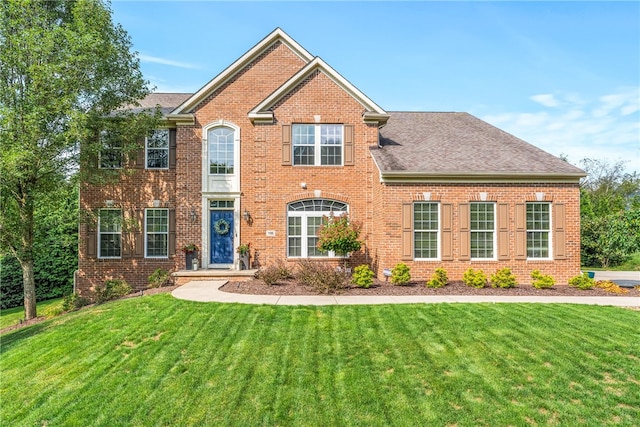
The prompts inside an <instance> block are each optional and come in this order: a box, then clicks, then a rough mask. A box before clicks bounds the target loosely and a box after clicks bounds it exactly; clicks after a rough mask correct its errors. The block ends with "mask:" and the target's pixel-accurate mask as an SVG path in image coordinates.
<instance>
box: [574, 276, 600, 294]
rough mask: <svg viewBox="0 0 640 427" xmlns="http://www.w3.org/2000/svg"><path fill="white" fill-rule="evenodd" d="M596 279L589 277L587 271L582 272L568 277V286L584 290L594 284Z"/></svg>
mask: <svg viewBox="0 0 640 427" xmlns="http://www.w3.org/2000/svg"><path fill="white" fill-rule="evenodd" d="M595 284H596V281H595V280H593V279H592V278H590V277H589V273H582V274H580V275H578V276H575V277H572V278H571V279H569V286H573V287H574V288H578V289H581V290H583V291H586V290H587V289H591V288H593V287H594V286H595Z"/></svg>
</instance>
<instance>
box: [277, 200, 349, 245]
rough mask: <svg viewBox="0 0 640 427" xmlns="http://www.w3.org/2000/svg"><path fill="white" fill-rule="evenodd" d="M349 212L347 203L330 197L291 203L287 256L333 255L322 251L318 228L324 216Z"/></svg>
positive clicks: (288, 213)
mask: <svg viewBox="0 0 640 427" xmlns="http://www.w3.org/2000/svg"><path fill="white" fill-rule="evenodd" d="M346 212H348V205H347V204H346V203H342V202H338V201H336V200H328V199H308V200H300V201H297V202H294V203H289V205H288V207H287V256H288V257H290V258H316V257H332V256H335V254H334V253H332V252H322V251H320V250H319V249H318V248H317V247H316V245H317V244H318V236H317V233H318V229H319V228H320V225H322V217H324V216H330V215H331V214H332V213H333V214H334V215H336V216H337V215H340V214H342V213H346Z"/></svg>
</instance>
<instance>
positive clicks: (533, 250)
mask: <svg viewBox="0 0 640 427" xmlns="http://www.w3.org/2000/svg"><path fill="white" fill-rule="evenodd" d="M550 248H551V204H550V203H538V202H531V203H527V258H542V259H546V258H550V257H551V250H550Z"/></svg>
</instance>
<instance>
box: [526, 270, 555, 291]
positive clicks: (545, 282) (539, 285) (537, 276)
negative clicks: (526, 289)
mask: <svg viewBox="0 0 640 427" xmlns="http://www.w3.org/2000/svg"><path fill="white" fill-rule="evenodd" d="M531 278H532V279H533V283H532V285H533V287H534V288H536V289H551V288H553V285H555V284H556V281H555V280H554V279H553V277H551V276H549V275H548V274H542V273H541V272H540V270H533V271H532V272H531Z"/></svg>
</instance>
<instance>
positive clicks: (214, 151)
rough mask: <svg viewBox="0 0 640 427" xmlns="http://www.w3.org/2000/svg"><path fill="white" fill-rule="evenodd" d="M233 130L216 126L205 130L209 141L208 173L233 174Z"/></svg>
mask: <svg viewBox="0 0 640 427" xmlns="http://www.w3.org/2000/svg"><path fill="white" fill-rule="evenodd" d="M234 139H235V132H234V130H233V129H231V128H228V127H224V126H221V127H216V128H213V129H209V131H208V132H207V141H208V143H209V174H210V175H225V174H233V172H234V168H233V166H234V165H233V162H234V160H233V157H234V151H233V149H234V148H233V147H234Z"/></svg>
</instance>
